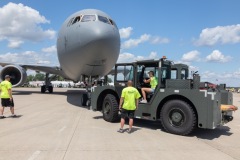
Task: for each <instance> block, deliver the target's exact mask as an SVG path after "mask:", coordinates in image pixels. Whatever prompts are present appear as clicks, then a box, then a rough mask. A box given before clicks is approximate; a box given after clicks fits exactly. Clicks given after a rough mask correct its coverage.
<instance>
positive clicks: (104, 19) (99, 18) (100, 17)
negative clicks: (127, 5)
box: [98, 16, 111, 24]
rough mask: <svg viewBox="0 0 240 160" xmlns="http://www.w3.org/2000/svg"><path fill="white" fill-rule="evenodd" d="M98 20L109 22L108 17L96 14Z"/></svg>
mask: <svg viewBox="0 0 240 160" xmlns="http://www.w3.org/2000/svg"><path fill="white" fill-rule="evenodd" d="M98 20H99V21H101V22H103V23H107V24H111V23H110V22H109V21H108V19H107V18H106V17H103V16H98Z"/></svg>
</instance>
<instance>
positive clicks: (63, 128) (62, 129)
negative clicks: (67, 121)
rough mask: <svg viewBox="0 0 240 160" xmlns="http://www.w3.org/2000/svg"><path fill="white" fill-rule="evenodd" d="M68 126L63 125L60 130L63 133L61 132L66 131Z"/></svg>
mask: <svg viewBox="0 0 240 160" xmlns="http://www.w3.org/2000/svg"><path fill="white" fill-rule="evenodd" d="M66 128H67V127H66V126H64V127H62V128H61V129H60V130H59V131H58V132H59V133H61V132H62V131H64V130H65V129H66Z"/></svg>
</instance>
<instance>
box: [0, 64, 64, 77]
mask: <svg viewBox="0 0 240 160" xmlns="http://www.w3.org/2000/svg"><path fill="white" fill-rule="evenodd" d="M7 65H17V66H21V67H22V68H24V69H26V70H27V69H31V70H35V71H37V72H38V71H39V72H45V73H50V74H57V75H60V76H63V77H66V76H65V74H64V73H63V72H62V70H61V68H60V67H58V66H42V65H28V64H27V65H26V64H14V63H4V62H0V66H2V67H5V66H7Z"/></svg>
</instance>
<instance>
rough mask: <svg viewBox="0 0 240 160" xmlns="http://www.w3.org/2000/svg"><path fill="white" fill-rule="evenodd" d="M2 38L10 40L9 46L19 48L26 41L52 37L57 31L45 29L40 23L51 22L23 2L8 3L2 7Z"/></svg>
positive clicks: (0, 31)
mask: <svg viewBox="0 0 240 160" xmlns="http://www.w3.org/2000/svg"><path fill="white" fill-rule="evenodd" d="M0 17H1V21H0V40H7V41H9V44H8V47H10V48H19V47H20V45H21V44H22V43H24V41H26V40H28V41H34V42H37V41H41V40H43V39H46V38H47V39H52V38H54V37H55V35H56V32H55V31H54V30H51V29H48V30H44V29H43V28H41V26H40V24H45V23H50V21H49V20H47V19H46V18H45V17H44V16H42V15H40V14H39V12H38V11H37V10H35V9H32V8H30V7H28V6H24V5H23V4H21V3H19V4H15V3H12V2H10V3H8V4H7V5H5V6H3V7H2V8H0Z"/></svg>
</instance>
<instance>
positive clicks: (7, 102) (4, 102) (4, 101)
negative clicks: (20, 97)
mask: <svg viewBox="0 0 240 160" xmlns="http://www.w3.org/2000/svg"><path fill="white" fill-rule="evenodd" d="M1 100H2V106H3V107H14V102H13V99H12V101H10V98H1Z"/></svg>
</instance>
